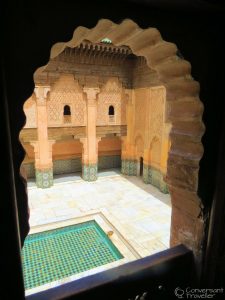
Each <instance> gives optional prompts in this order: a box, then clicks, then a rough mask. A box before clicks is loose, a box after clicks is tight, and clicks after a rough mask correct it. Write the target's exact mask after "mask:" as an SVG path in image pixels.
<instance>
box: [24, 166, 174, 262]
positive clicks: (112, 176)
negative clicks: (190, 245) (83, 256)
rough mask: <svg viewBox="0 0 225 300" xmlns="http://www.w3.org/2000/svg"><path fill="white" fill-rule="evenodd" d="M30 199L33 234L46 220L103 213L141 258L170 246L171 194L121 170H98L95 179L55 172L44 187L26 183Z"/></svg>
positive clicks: (59, 219) (67, 218)
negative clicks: (88, 179) (49, 183)
mask: <svg viewBox="0 0 225 300" xmlns="http://www.w3.org/2000/svg"><path fill="white" fill-rule="evenodd" d="M28 197H29V206H30V225H31V232H32V231H33V230H35V231H38V228H39V226H43V225H44V224H45V225H46V224H53V223H55V224H57V222H62V221H66V220H70V219H73V218H80V217H84V216H86V215H91V214H97V213H101V215H103V216H104V218H105V219H106V220H107V222H108V223H109V224H111V225H112V226H113V228H115V229H116V230H117V232H118V233H119V234H120V236H121V237H122V238H123V239H124V240H125V241H126V243H127V244H129V245H130V246H131V247H132V248H133V249H134V250H135V252H136V253H138V255H139V257H144V256H147V255H151V254H153V253H156V252H159V251H161V250H164V249H166V248H168V247H169V236H170V221H171V205H170V196H169V194H162V193H161V192H160V191H159V190H158V189H157V188H155V187H153V186H151V185H150V184H148V185H146V184H144V183H143V182H142V180H141V178H138V177H135V176H124V175H122V174H121V173H120V172H119V170H107V171H102V172H100V173H99V177H98V180H97V181H95V182H86V181H83V180H82V179H81V177H80V174H75V175H74V174H73V175H66V176H57V177H56V178H55V179H54V186H53V187H51V188H48V189H40V188H37V187H36V186H35V184H34V182H32V181H29V182H28Z"/></svg>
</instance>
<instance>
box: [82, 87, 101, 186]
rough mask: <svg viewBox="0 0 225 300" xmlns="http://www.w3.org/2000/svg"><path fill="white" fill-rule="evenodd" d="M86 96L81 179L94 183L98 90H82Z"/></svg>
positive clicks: (96, 151) (96, 163)
mask: <svg viewBox="0 0 225 300" xmlns="http://www.w3.org/2000/svg"><path fill="white" fill-rule="evenodd" d="M83 90H84V92H85V93H86V95H87V126H86V137H85V138H82V139H80V141H81V143H82V144H83V154H82V177H83V179H84V180H87V181H95V180H96V179H97V173H98V141H97V139H96V117H97V107H96V97H97V94H98V93H99V92H100V89H99V88H86V87H85V88H84V89H83Z"/></svg>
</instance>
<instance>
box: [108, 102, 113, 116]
mask: <svg viewBox="0 0 225 300" xmlns="http://www.w3.org/2000/svg"><path fill="white" fill-rule="evenodd" d="M109 116H114V106H112V105H110V107H109Z"/></svg>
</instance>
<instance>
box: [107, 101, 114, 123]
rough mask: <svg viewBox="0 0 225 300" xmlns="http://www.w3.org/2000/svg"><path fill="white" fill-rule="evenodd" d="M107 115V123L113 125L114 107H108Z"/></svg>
mask: <svg viewBox="0 0 225 300" xmlns="http://www.w3.org/2000/svg"><path fill="white" fill-rule="evenodd" d="M108 115H109V122H110V123H113V122H114V121H115V118H114V117H115V110H114V106H113V105H110V106H109V111H108Z"/></svg>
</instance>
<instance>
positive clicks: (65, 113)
mask: <svg viewBox="0 0 225 300" xmlns="http://www.w3.org/2000/svg"><path fill="white" fill-rule="evenodd" d="M63 121H64V123H71V110H70V106H69V105H65V106H64V108H63Z"/></svg>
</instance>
